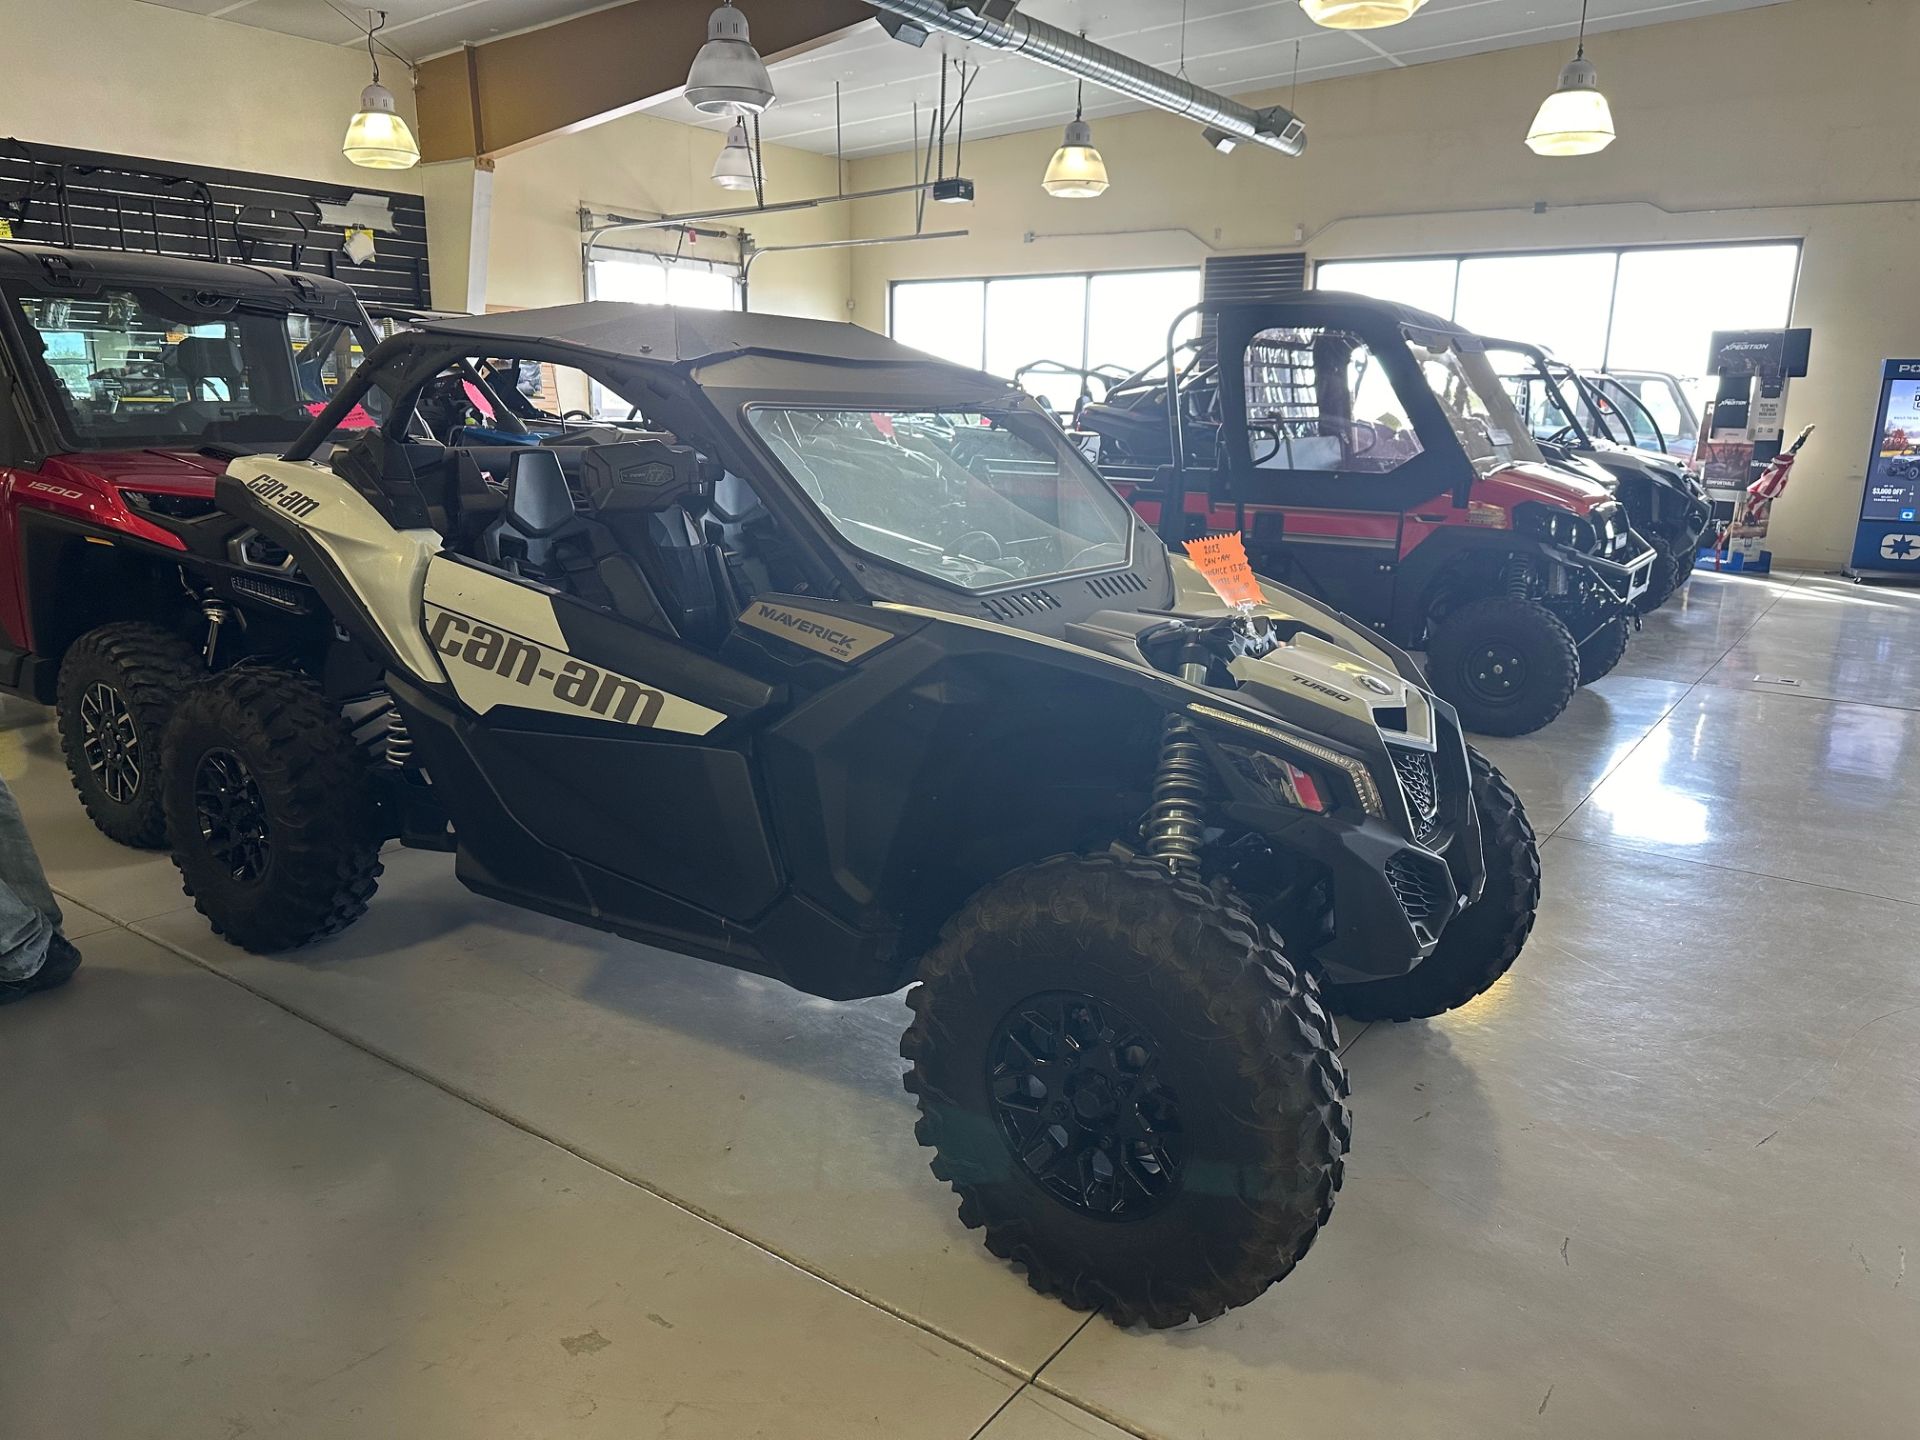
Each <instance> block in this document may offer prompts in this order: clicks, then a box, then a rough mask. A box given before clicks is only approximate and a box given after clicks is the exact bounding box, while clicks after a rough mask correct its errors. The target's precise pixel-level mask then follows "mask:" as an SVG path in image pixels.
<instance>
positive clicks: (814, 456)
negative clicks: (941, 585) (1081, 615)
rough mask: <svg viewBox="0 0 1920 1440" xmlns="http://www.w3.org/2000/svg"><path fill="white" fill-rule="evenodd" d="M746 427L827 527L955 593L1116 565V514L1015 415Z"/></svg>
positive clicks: (1044, 432) (833, 419)
mask: <svg viewBox="0 0 1920 1440" xmlns="http://www.w3.org/2000/svg"><path fill="white" fill-rule="evenodd" d="M747 419H748V422H749V423H750V424H751V425H752V426H753V429H754V432H755V433H756V434H758V435H759V436H760V438H761V439H762V440H763V441H764V442H765V443H766V445H767V447H768V449H770V450H771V451H772V452H773V454H774V457H775V458H776V459H777V460H778V461H779V462H780V464H781V466H782V467H783V468H784V469H785V470H786V471H787V473H788V474H789V475H790V476H792V478H793V480H794V482H795V483H796V484H798V485H799V486H800V488H801V489H802V490H804V491H806V493H807V495H808V496H809V497H810V498H811V499H812V500H813V503H814V504H815V505H816V506H817V507H818V508H819V510H820V512H821V514H822V515H824V516H825V517H826V519H827V521H828V523H829V524H831V525H832V526H833V527H834V529H836V530H838V531H839V532H840V534H841V535H843V536H844V537H846V539H847V540H848V541H849V542H850V543H851V544H853V545H855V546H857V547H859V548H860V549H861V550H864V551H866V552H867V553H868V554H870V555H873V556H874V557H875V558H877V559H880V560H884V561H887V562H888V563H890V564H893V565H898V566H902V567H904V568H906V569H909V570H914V571H918V572H919V573H920V574H923V575H928V576H931V577H933V578H934V579H936V580H943V581H945V582H947V583H948V584H950V585H958V586H960V587H962V588H963V589H967V590H985V589H990V588H991V587H993V586H996V585H1007V584H1012V583H1016V582H1026V581H1035V580H1045V579H1050V578H1052V577H1054V576H1058V575H1065V574H1070V573H1073V572H1076V571H1082V570H1096V569H1105V568H1108V567H1111V566H1116V565H1122V564H1125V563H1126V561H1127V559H1128V558H1129V556H1128V541H1129V537H1130V536H1131V535H1132V533H1133V526H1132V522H1131V518H1130V512H1129V511H1128V510H1127V507H1126V503H1125V502H1124V501H1122V500H1121V499H1119V498H1118V497H1117V496H1116V495H1114V493H1113V492H1112V491H1111V490H1109V489H1107V487H1106V485H1105V484H1104V483H1102V481H1101V480H1100V478H1099V477H1098V476H1097V475H1095V474H1094V473H1093V471H1092V469H1091V468H1089V466H1088V465H1087V463H1086V461H1085V460H1083V459H1082V458H1081V457H1080V454H1079V452H1078V451H1076V450H1075V449H1074V448H1073V447H1072V446H1071V445H1070V444H1068V443H1067V439H1066V436H1065V435H1063V434H1062V433H1061V431H1060V428H1059V427H1058V426H1057V425H1054V424H1053V423H1052V422H1051V421H1049V420H1048V419H1047V418H1046V417H1044V416H1042V415H1036V414H1033V413H1030V412H1026V411H1007V412H991V413H990V412H987V411H983V410H944V411H920V410H816V409H800V408H786V407H780V406H753V407H751V408H750V409H749V410H748V411H747Z"/></svg>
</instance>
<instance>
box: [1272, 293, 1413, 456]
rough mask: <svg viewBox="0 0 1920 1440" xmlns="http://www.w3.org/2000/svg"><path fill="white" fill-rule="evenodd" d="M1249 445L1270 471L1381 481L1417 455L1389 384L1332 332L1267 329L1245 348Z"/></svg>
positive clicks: (1359, 344) (1365, 355)
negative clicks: (1314, 472)
mask: <svg viewBox="0 0 1920 1440" xmlns="http://www.w3.org/2000/svg"><path fill="white" fill-rule="evenodd" d="M1246 365H1247V372H1246V383H1247V441H1248V444H1249V446H1250V447H1251V449H1252V451H1253V461H1254V464H1255V465H1257V466H1260V467H1262V468H1264V469H1272V470H1318V471H1327V472H1333V471H1338V472H1341V473H1344V474H1358V475H1381V474H1385V473H1386V472H1387V471H1390V470H1397V469H1399V468H1400V467H1401V466H1402V465H1404V464H1406V463H1407V461H1409V460H1411V459H1412V458H1413V457H1414V456H1416V455H1418V454H1419V453H1420V449H1421V447H1420V437H1419V436H1417V435H1416V434H1414V432H1413V429H1412V427H1411V426H1410V425H1409V424H1408V423H1407V420H1406V417H1405V416H1404V415H1402V414H1401V413H1400V408H1399V399H1398V397H1397V396H1396V395H1395V394H1394V390H1393V383H1392V381H1391V380H1389V379H1388V377H1387V375H1386V373H1385V372H1384V371H1383V370H1382V369H1381V368H1380V364H1379V362H1378V360H1377V359H1376V358H1375V357H1374V354H1373V352H1372V351H1371V350H1369V349H1368V348H1367V346H1366V343H1365V342H1364V341H1362V340H1360V339H1359V338H1358V337H1356V336H1353V335H1348V334H1345V333H1344V332H1341V331H1338V330H1294V329H1277V330H1265V331H1262V332H1261V333H1260V334H1258V335H1256V336H1254V338H1253V340H1252V341H1251V342H1250V343H1249V344H1248V346H1247V361H1246Z"/></svg>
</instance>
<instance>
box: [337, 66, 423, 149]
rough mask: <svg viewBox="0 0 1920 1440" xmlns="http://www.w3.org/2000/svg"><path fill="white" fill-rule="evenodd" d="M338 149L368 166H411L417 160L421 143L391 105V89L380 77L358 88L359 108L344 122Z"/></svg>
mask: <svg viewBox="0 0 1920 1440" xmlns="http://www.w3.org/2000/svg"><path fill="white" fill-rule="evenodd" d="M340 153H341V154H343V155H345V156H346V157H347V159H349V160H351V161H352V162H353V163H354V164H356V165H362V166H365V167H366V168H367V169H369V170H410V169H412V168H413V167H414V166H415V165H418V164H419V163H420V146H419V144H418V142H416V141H415V140H414V138H413V131H411V130H409V129H408V128H407V122H406V121H405V120H402V119H401V118H400V116H399V115H398V114H397V113H396V112H395V110H394V108H393V92H392V91H391V90H389V89H387V87H386V86H384V85H382V84H381V83H380V82H379V81H377V80H376V81H375V82H374V83H373V84H371V85H369V86H367V88H366V89H364V90H362V91H361V92H360V108H359V109H358V110H357V111H355V112H354V116H353V119H351V120H349V121H348V122H347V138H346V140H345V141H343V142H342V143H341V146H340Z"/></svg>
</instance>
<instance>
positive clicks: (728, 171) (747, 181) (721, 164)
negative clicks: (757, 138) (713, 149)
mask: <svg viewBox="0 0 1920 1440" xmlns="http://www.w3.org/2000/svg"><path fill="white" fill-rule="evenodd" d="M756 179H757V175H756V166H755V157H754V153H753V143H752V142H751V141H750V140H748V139H747V122H746V121H744V120H741V119H739V118H737V117H736V118H735V120H734V122H733V124H732V125H730V126H728V127H727V143H726V144H725V145H723V146H722V147H721V149H720V154H719V156H718V157H716V158H715V160H714V162H713V183H714V184H716V185H718V186H719V187H720V188H721V189H722V190H751V189H753V188H754V183H755V181H756Z"/></svg>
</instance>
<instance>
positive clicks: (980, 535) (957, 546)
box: [953, 530, 1007, 565]
mask: <svg viewBox="0 0 1920 1440" xmlns="http://www.w3.org/2000/svg"><path fill="white" fill-rule="evenodd" d="M974 540H984V541H986V542H987V544H988V545H990V546H992V547H993V553H992V554H991V555H975V554H973V553H972V552H971V551H970V550H968V549H967V545H968V543H969V542H971V541H974ZM953 553H954V554H956V555H961V556H965V557H966V558H967V559H969V560H977V561H979V562H980V563H981V564H982V565H990V564H992V563H993V562H994V561H996V560H998V559H1000V558H1001V557H1002V556H1004V555H1005V554H1006V553H1007V552H1006V550H1005V548H1004V547H1003V546H1002V545H1001V544H1000V542H999V541H998V540H997V539H995V538H994V537H993V536H991V535H989V534H988V533H987V532H986V531H984V530H969V531H967V533H966V534H964V535H962V536H961V537H960V538H959V539H958V540H956V541H954V544H953Z"/></svg>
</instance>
